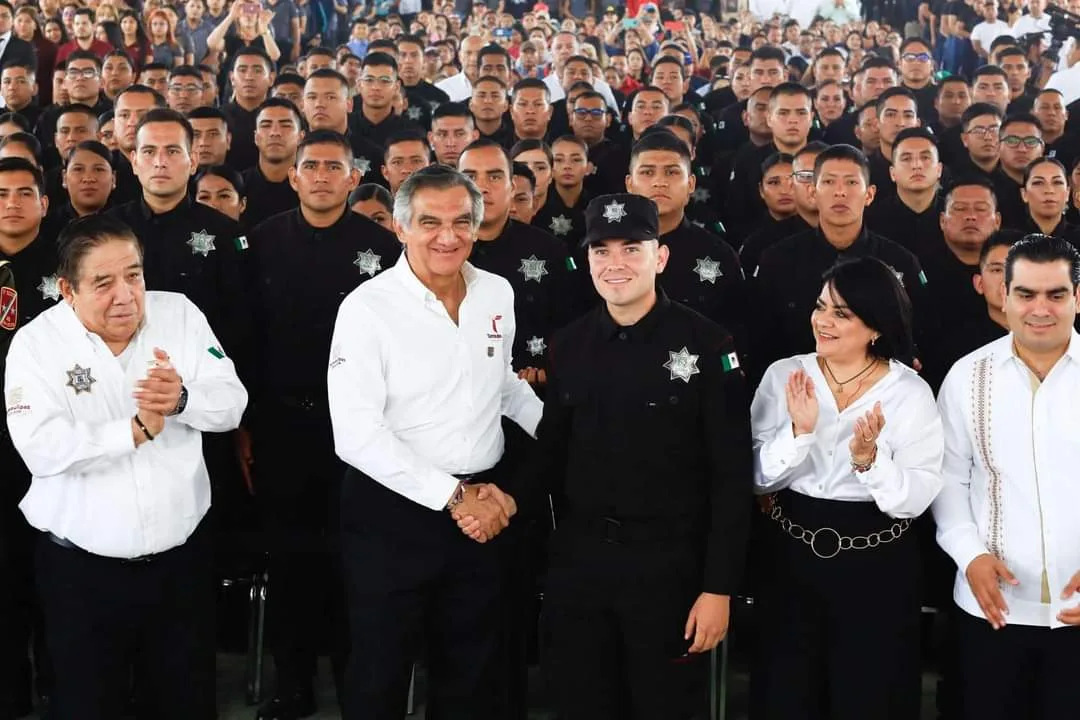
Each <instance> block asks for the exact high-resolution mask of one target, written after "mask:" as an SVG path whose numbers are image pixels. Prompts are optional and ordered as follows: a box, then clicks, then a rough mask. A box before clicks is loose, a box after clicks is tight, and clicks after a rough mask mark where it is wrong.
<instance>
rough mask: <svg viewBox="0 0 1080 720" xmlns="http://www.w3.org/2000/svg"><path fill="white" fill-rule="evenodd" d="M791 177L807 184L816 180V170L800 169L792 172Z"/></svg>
mask: <svg viewBox="0 0 1080 720" xmlns="http://www.w3.org/2000/svg"><path fill="white" fill-rule="evenodd" d="M791 177H793V178H795V182H797V183H803V184H804V185H805V184H807V183H812V182H814V171H813V170H799V171H798V172H793V173H791Z"/></svg>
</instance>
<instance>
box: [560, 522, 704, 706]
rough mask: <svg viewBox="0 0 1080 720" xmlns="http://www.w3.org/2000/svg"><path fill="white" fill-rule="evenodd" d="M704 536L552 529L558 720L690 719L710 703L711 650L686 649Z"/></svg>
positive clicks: (699, 580) (567, 528)
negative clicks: (646, 536)
mask: <svg viewBox="0 0 1080 720" xmlns="http://www.w3.org/2000/svg"><path fill="white" fill-rule="evenodd" d="M701 546H702V543H700V542H698V543H690V542H683V541H674V542H664V543H656V542H642V543H620V542H605V541H604V540H602V539H599V538H597V537H593V536H591V535H590V534H586V533H582V532H580V531H578V530H575V529H574V528H572V527H568V524H563V525H562V526H560V528H559V529H558V530H556V531H555V533H554V534H553V536H552V541H551V556H550V564H549V567H548V578H547V591H546V594H545V597H544V608H543V628H544V641H545V644H544V647H543V663H544V668H545V674H546V675H547V677H548V678H549V682H550V684H551V689H552V692H553V695H554V698H555V703H556V707H557V709H558V711H559V717H560V718H561V720H616V719H618V720H628V719H630V718H633V719H634V720H655V719H656V718H664V719H665V720H689V719H691V718H704V717H705V712H706V710H707V706H708V697H707V691H706V679H707V674H706V673H707V669H708V658H709V656H708V654H702V655H698V654H695V655H688V654H687V652H686V651H687V649H688V648H689V647H690V645H691V644H692V642H693V641H692V639H691V640H690V641H687V640H685V639H684V638H683V636H684V632H685V627H686V619H687V617H688V616H689V614H690V608H691V607H693V604H694V602H695V600H697V597H698V595H699V594H700V592H701V562H700V552H701Z"/></svg>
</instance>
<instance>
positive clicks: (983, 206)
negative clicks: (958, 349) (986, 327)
mask: <svg viewBox="0 0 1080 720" xmlns="http://www.w3.org/2000/svg"><path fill="white" fill-rule="evenodd" d="M940 225H941V232H942V236H941V237H942V242H941V243H940V244H939V245H938V246H937V247H936V248H935V247H929V246H928V247H924V248H922V251H921V252H920V253H919V256H918V257H919V263H920V264H921V265H922V267H923V268H924V269H925V270H926V274H927V276H929V277H930V278H932V279H933V282H932V283H931V284H930V285H928V286H927V287H926V295H927V299H928V301H929V305H930V307H932V308H934V310H935V311H934V313H933V314H932V315H931V316H930V317H928V318H927V319H926V320H927V322H926V323H924V326H923V328H922V330H923V336H924V338H926V341H925V342H924V343H923V347H922V348H920V350H921V356H922V359H923V365H924V370H923V377H924V379H925V380H926V382H927V383H929V384H930V387H932V388H934V389H935V390H936V389H937V387H938V386H939V385H940V384H941V381H942V380H944V379H945V374H946V373H947V372H948V371H949V368H950V367H952V363H953V362H956V361H957V360H959V359H960V358H959V357H951V356H950V357H946V358H942V357H941V349H942V347H943V346H944V345H945V343H946V341H947V338H949V337H950V336H951V335H952V334H954V333H956V332H957V327H958V326H963V325H967V324H968V323H971V322H974V321H975V320H976V318H979V317H981V316H982V315H984V314H985V312H986V308H985V304H984V302H983V299H982V298H980V297H979V295H978V293H976V292H975V286H974V283H973V278H974V276H975V275H977V274H978V273H979V267H980V265H979V258H980V255H981V251H982V248H983V245H985V244H986V241H987V239H988V238H990V236H991V235H993V234H994V233H995V232H997V230H998V229H999V228H1000V227H1001V215H1000V213H998V211H997V201H996V199H995V197H994V188H993V186H992V185H991V184H990V183H989V182H987V180H986V179H985V178H981V177H978V176H975V177H972V178H967V179H965V178H959V179H957V181H956V182H955V183H953V185H952V186H951V187H950V188H949V189H948V191H947V192H946V193H945V195H944V197H943V198H942V207H941V214H940ZM927 336H929V337H927ZM972 350H974V348H972Z"/></svg>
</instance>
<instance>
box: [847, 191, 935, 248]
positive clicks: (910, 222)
mask: <svg viewBox="0 0 1080 720" xmlns="http://www.w3.org/2000/svg"><path fill="white" fill-rule="evenodd" d="M942 204H943V198H942V197H941V195H940V194H938V195H937V196H936V197H935V198H934V201H933V202H932V203H931V204H930V207H928V208H927V209H926V210H924V211H923V212H921V213H917V212H915V211H914V210H912V209H911V208H910V207H908V206H907V205H905V204H904V201H903V200H901V199H900V196H899V195H897V194H893V195H889V196H887V197H875V198H874V202H872V203H871V204H870V207H868V208H866V227H868V228H869V229H870V231H871V232H875V233H877V234H878V235H881V236H883V237H887V238H889V239H890V240H892V241H893V242H894V243H897V244H898V245H902V246H904V247H905V248H907V249H908V250H910V251H911V252H913V253H915V256H916V257H918V258H919V259H920V261H921V260H922V259H923V258H924V257H926V256H927V255H928V254H929V253H936V252H939V251H940V250H941V249H942V248H943V247H944V242H945V241H944V240H943V235H942V234H941V211H942Z"/></svg>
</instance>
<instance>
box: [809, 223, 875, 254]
mask: <svg viewBox="0 0 1080 720" xmlns="http://www.w3.org/2000/svg"><path fill="white" fill-rule="evenodd" d="M814 236H815V237H816V238H817V239H818V242H820V243H822V246H823V247H828V248H830V249H831V250H832V251H833V252H836V253H847V254H852V255H866V254H868V253H869V252H870V251H871V249H872V248H871V235H870V232H869V231H868V230H867V229H866V222H865V221H864V222H863V224H862V227H861V228H859V234H858V235H857V236H856V237H855V242H853V243H851V245H849V246H847V247H846V248H844V249H842V250H841V249H839V248H837V247H836V246H834V245H833V244H832V243H830V242H829V240H828V239H827V238H826V237H825V232H824V231H823V230H822V229H821V226H820V225H818V226H817V227H816V228H815V229H814Z"/></svg>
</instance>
